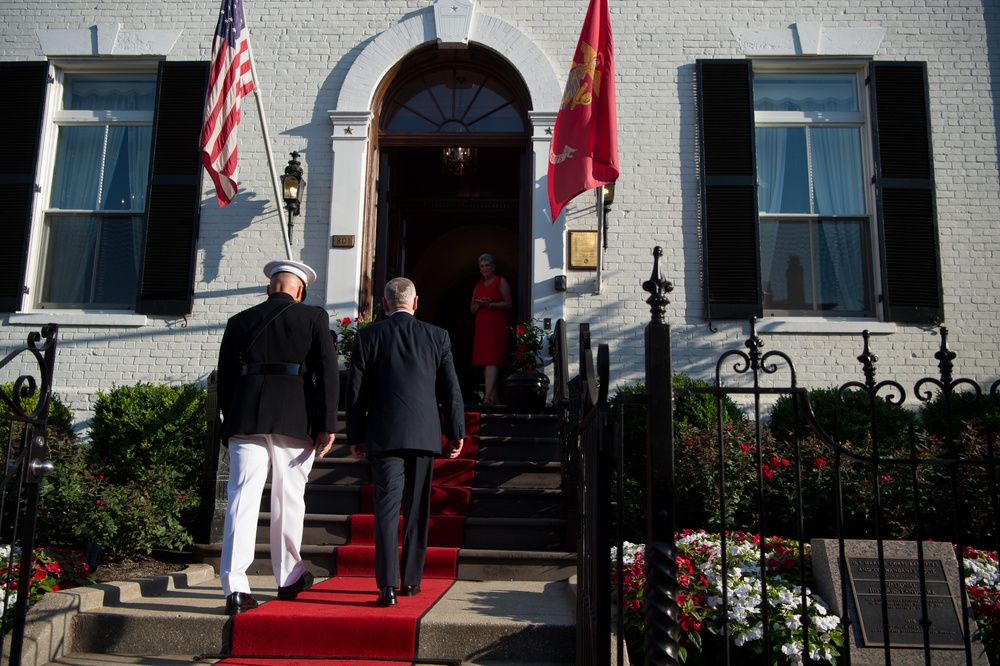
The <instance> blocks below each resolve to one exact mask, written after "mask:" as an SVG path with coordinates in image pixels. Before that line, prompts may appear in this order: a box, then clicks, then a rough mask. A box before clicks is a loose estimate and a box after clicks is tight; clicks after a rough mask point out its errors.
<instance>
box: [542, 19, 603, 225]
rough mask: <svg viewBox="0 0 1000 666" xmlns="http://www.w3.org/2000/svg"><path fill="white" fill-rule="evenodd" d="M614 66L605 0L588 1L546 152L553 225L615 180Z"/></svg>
mask: <svg viewBox="0 0 1000 666" xmlns="http://www.w3.org/2000/svg"><path fill="white" fill-rule="evenodd" d="M614 64H615V57H614V40H612V38H611V13H610V12H609V11H608V0H590V7H589V8H588V9H587V18H586V19H585V20H584V22H583V30H582V31H581V32H580V41H579V42H578V43H577V45H576V54H575V55H574V56H573V64H572V65H571V66H570V68H569V80H568V81H567V82H566V90H565V92H563V97H562V102H561V103H560V106H559V115H558V116H556V127H555V131H554V132H553V136H552V144H551V146H550V148H549V204H550V205H551V207H552V221H553V222H555V221H556V218H557V217H559V213H560V212H561V211H562V209H563V207H564V206H565V205H566V204H567V203H569V201H570V200H571V199H572V198H573V197H575V196H576V195H578V194H580V193H581V192H584V191H586V190H589V189H593V188H595V187H598V186H600V185H603V184H605V183H610V182H613V181H614V180H616V179H617V178H618V128H617V120H616V118H615V73H614V69H615V68H614Z"/></svg>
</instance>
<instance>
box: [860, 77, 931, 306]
mask: <svg viewBox="0 0 1000 666" xmlns="http://www.w3.org/2000/svg"><path fill="white" fill-rule="evenodd" d="M870 82H871V99H872V109H873V122H872V132H873V136H874V145H875V146H876V149H875V184H876V206H877V214H878V218H879V222H880V224H879V241H880V246H881V247H880V250H881V253H882V287H883V294H882V297H883V306H884V307H885V318H886V319H887V320H888V321H899V322H911V323H922V324H926V323H932V322H940V321H943V320H944V299H943V296H942V291H941V261H940V253H939V249H938V230H937V211H936V207H935V202H934V167H933V161H932V157H931V127H930V111H929V107H928V101H927V69H926V66H925V65H924V63H914V62H874V63H872V64H871V69H870Z"/></svg>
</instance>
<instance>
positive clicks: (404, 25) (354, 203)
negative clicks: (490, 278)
mask: <svg viewBox="0 0 1000 666" xmlns="http://www.w3.org/2000/svg"><path fill="white" fill-rule="evenodd" d="M436 1H437V2H441V1H442V0H436ZM438 37H439V34H438V30H437V28H436V26H435V21H434V7H433V6H431V7H426V8H424V9H422V10H420V11H417V12H414V13H413V14H410V15H409V16H407V17H405V18H404V19H402V20H401V21H400V22H399V23H397V24H396V25H394V26H393V27H391V28H389V29H388V30H386V31H385V32H382V33H380V34H378V35H376V36H375V38H374V39H372V40H371V42H370V43H369V44H368V45H367V46H365V48H364V49H363V50H362V51H361V53H360V54H359V56H358V58H357V59H356V60H355V61H354V63H353V64H352V65H351V68H350V70H349V71H348V72H347V76H346V77H345V78H344V83H343V86H342V87H341V90H340V93H339V95H338V98H337V108H336V109H335V110H331V111H329V112H328V113H329V117H330V122H331V124H332V126H333V131H332V134H331V142H332V159H333V164H332V172H333V182H332V188H331V197H332V201H331V205H330V221H329V227H330V236H331V238H332V237H333V236H353V237H354V239H356V240H355V242H354V246H353V247H349V248H347V247H332V242H331V247H330V248H329V249H328V261H327V276H326V300H327V303H326V305H327V308H328V309H331V310H335V311H336V312H337V314H338V315H339V316H341V317H343V316H352V317H353V316H356V315H357V313H358V296H359V285H358V279H359V276H360V275H361V263H362V260H363V256H362V247H363V242H362V240H363V234H364V224H365V219H366V215H365V212H366V211H365V206H366V205H368V204H367V197H368V196H369V193H370V187H369V184H368V183H366V182H365V180H366V174H368V173H369V168H370V165H369V163H368V161H369V159H370V150H369V146H370V133H371V132H373V131H377V128H373V127H372V119H373V117H374V111H373V109H372V108H371V105H372V102H373V100H374V99H375V96H376V93H377V91H378V90H379V88H380V86H381V85H382V83H383V80H384V78H385V76H386V75H387V74H388V73H389V72H390V71H391V70H392V69H393V68H394V67H395V66H396V65H397V63H399V61H401V60H403V59H404V58H405V57H406V56H407V55H409V54H410V53H411V52H412V51H414V50H415V49H418V48H420V47H421V46H424V45H426V44H428V43H433V42H436V41H438ZM442 39H443V38H442ZM468 41H469V42H473V43H476V44H479V45H481V46H484V47H486V48H488V49H490V50H491V51H493V52H495V53H497V54H498V55H499V56H501V57H503V58H504V59H506V60H507V61H508V62H509V63H510V64H511V66H512V67H513V68H514V69H515V70H516V71H517V72H518V74H519V75H520V76H521V77H522V78H523V80H524V83H525V86H526V88H527V90H528V94H529V96H530V98H531V100H530V101H531V109H532V111H529V113H528V119H529V122H530V123H531V148H530V150H531V155H530V157H529V159H530V162H531V177H532V187H531V202H530V207H531V227H532V238H531V239H530V242H531V244H532V252H531V254H532V266H531V273H530V276H531V300H532V314H533V315H534V316H538V317H542V316H544V317H548V318H551V319H552V321H556V320H557V319H559V318H560V317H563V314H564V313H563V310H564V294H563V293H562V292H558V291H556V290H555V288H554V284H555V277H556V276H557V275H560V274H563V273H564V270H565V269H564V266H565V243H564V237H565V234H564V226H565V225H564V222H563V221H562V218H560V220H559V221H557V223H556V224H552V223H551V215H550V211H549V203H548V196H547V184H546V178H547V176H548V152H549V144H550V142H551V138H552V136H551V130H552V127H553V125H554V124H555V119H556V114H557V113H558V110H559V102H560V99H561V96H562V86H561V84H560V83H559V79H558V77H557V75H556V72H555V70H554V69H553V67H552V63H551V62H549V60H548V58H547V57H546V56H545V54H544V53H542V50H541V49H540V48H539V47H538V45H537V44H535V43H534V42H533V41H532V40H531V39H529V38H528V37H527V36H526V35H525V34H524V33H522V32H521V31H520V30H518V29H517V28H515V27H514V26H512V25H510V24H509V23H507V22H505V21H503V20H501V19H498V18H496V17H494V16H490V15H487V14H482V13H479V12H476V11H475V7H474V6H473V15H472V17H471V22H470V24H469V34H468ZM455 46H458V44H457V43H455V42H454V41H451V42H450V43H447V44H444V47H455Z"/></svg>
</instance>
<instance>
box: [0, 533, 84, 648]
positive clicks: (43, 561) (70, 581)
mask: <svg viewBox="0 0 1000 666" xmlns="http://www.w3.org/2000/svg"><path fill="white" fill-rule="evenodd" d="M11 554H12V548H11V546H8V545H0V618H2V619H0V626H2V630H3V631H4V632H7V631H10V628H11V627H12V626H13V622H14V605H15V604H16V603H17V596H18V589H17V586H18V581H19V578H20V571H21V549H20V548H18V547H17V546H14V547H13V558H12V557H11ZM31 560H32V562H31V565H32V566H31V569H32V573H31V585H30V586H29V588H28V607H29V608H30V607H31V606H32V605H33V604H34V603H35V602H36V601H38V600H39V599H41V598H42V596H43V595H45V594H46V593H48V592H58V591H59V590H67V589H69V588H72V587H80V586H83V585H92V584H93V583H94V581H93V580H92V579H91V578H90V577H89V574H90V571H89V568H88V567H87V563H86V562H84V561H83V556H82V555H81V554H80V553H77V552H74V551H71V550H68V549H64V548H37V549H35V551H34V553H33V554H32V558H31ZM8 577H9V579H10V589H9V590H8V588H7V583H8Z"/></svg>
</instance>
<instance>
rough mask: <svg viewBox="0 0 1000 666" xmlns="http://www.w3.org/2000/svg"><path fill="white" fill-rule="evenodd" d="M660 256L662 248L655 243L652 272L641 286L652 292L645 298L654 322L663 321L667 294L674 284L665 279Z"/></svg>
mask: <svg viewBox="0 0 1000 666" xmlns="http://www.w3.org/2000/svg"><path fill="white" fill-rule="evenodd" d="M662 256H663V248H662V247H660V246H659V245H657V246H656V247H654V248H653V274H652V275H650V277H649V279H648V280H646V281H645V282H643V283H642V288H643V289H645V290H646V291H648V292H649V293H650V294H652V296H650V297H649V298H647V299H646V302H647V303H649V311H650V312H651V313H652V315H653V317H652V319H653V323H655V324H663V323H665V320H664V318H663V315H664V314H666V312H667V305H668V304H669V303H670V299H669V298H667V294H669V293H670V292H672V291H673V290H674V284H673V283H672V282H670V281H669V280H667V279H665V278H664V277H663V271H662V270H660V257H662Z"/></svg>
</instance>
